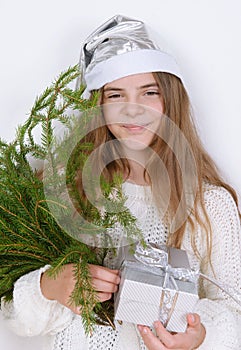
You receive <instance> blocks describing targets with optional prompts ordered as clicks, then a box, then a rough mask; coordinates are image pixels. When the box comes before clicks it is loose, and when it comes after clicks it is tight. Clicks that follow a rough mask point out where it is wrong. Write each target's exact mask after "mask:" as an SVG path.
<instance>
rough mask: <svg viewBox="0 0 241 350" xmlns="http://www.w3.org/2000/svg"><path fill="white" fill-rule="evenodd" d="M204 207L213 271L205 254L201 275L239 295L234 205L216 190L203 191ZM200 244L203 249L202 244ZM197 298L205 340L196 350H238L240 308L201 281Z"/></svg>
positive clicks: (240, 244)
mask: <svg viewBox="0 0 241 350" xmlns="http://www.w3.org/2000/svg"><path fill="white" fill-rule="evenodd" d="M205 204H206V210H207V214H208V216H209V219H210V222H211V229H212V254H211V263H212V268H211V266H210V264H207V263H205V258H206V256H205V254H204V256H203V257H202V258H203V262H202V263H201V267H200V268H201V271H202V272H203V273H204V274H206V275H208V276H210V277H213V278H215V279H216V280H218V281H219V282H220V283H221V284H222V285H225V284H226V285H227V286H230V287H232V288H233V289H234V290H236V291H238V293H241V229H240V218H239V214H238V210H237V207H236V204H235V202H234V200H233V198H232V196H231V195H230V193H229V192H228V191H227V190H225V189H223V188H217V187H213V188H210V189H208V190H207V191H206V193H205ZM200 244H201V245H202V246H203V247H204V245H205V243H204V241H202V242H200ZM200 295H201V298H200V300H199V302H198V304H197V307H196V310H195V312H197V313H198V314H199V315H200V316H201V322H202V323H203V325H204V326H205V328H206V338H205V340H204V342H203V344H202V345H201V346H200V347H199V349H200V350H212V349H215V350H228V349H229V350H230V349H233V350H238V349H241V336H240V330H241V304H238V303H236V302H235V301H233V300H232V299H231V298H230V297H229V296H228V295H227V294H226V293H225V292H223V291H222V290H221V289H220V288H217V287H216V286H215V285H214V284H212V283H210V282H207V281H205V280H200ZM239 299H240V297H239Z"/></svg>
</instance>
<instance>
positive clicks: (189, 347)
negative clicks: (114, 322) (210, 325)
mask: <svg viewBox="0 0 241 350" xmlns="http://www.w3.org/2000/svg"><path fill="white" fill-rule="evenodd" d="M187 321H188V327H187V330H186V332H185V333H175V334H172V333H170V332H168V331H167V330H166V329H165V328H164V327H163V325H162V324H161V322H160V321H156V322H155V323H154V327H155V331H156V336H155V335H154V334H153V333H152V331H151V330H150V328H149V327H146V326H141V325H139V326H138V329H139V331H140V334H141V336H142V338H143V340H144V343H145V345H146V347H147V348H148V349H149V350H169V349H175V350H193V349H197V348H198V347H199V346H200V345H201V344H202V342H203V340H204V338H205V334H206V332H205V328H204V326H203V325H202V324H201V322H200V317H199V315H197V314H188V315H187Z"/></svg>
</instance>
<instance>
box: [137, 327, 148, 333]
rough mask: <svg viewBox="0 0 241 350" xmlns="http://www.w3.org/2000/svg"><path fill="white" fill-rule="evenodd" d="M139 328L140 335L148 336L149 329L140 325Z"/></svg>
mask: <svg viewBox="0 0 241 350" xmlns="http://www.w3.org/2000/svg"><path fill="white" fill-rule="evenodd" d="M137 327H138V329H139V332H140V333H143V334H147V328H146V327H144V326H140V325H138V326H137Z"/></svg>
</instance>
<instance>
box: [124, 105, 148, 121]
mask: <svg viewBox="0 0 241 350" xmlns="http://www.w3.org/2000/svg"><path fill="white" fill-rule="evenodd" d="M123 112H124V113H125V115H127V116H129V117H132V118H134V117H136V116H138V115H140V114H143V112H144V106H143V105H141V104H139V103H133V102H125V103H124V111H123Z"/></svg>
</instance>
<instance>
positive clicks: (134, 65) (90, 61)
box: [77, 15, 182, 97]
mask: <svg viewBox="0 0 241 350" xmlns="http://www.w3.org/2000/svg"><path fill="white" fill-rule="evenodd" d="M80 68H81V77H80V79H79V81H78V83H77V85H80V84H81V83H82V84H84V85H86V90H85V96H86V97H87V95H88V94H89V92H90V91H91V90H96V89H99V88H101V87H103V86H104V85H105V84H107V83H109V82H111V81H114V80H116V79H120V78H123V77H125V76H128V75H132V74H139V73H150V72H167V73H171V74H174V75H176V76H177V77H179V78H180V79H182V77H181V73H180V69H179V67H178V65H177V63H176V61H175V59H174V58H173V57H172V56H171V55H170V54H169V53H167V52H165V51H164V50H162V49H161V48H160V47H159V46H158V45H157V44H156V43H155V42H154V41H153V40H152V39H151V38H150V35H149V33H148V30H147V28H146V26H145V24H144V23H143V22H142V21H139V20H136V19H132V18H128V17H124V16H121V15H116V16H114V17H112V18H110V19H109V20H108V21H107V22H105V23H104V24H103V25H101V26H100V27H98V28H97V29H96V30H95V31H94V32H93V33H92V34H91V35H90V36H89V37H88V38H87V39H86V40H85V41H84V43H83V46H82V48H81V55H80Z"/></svg>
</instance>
